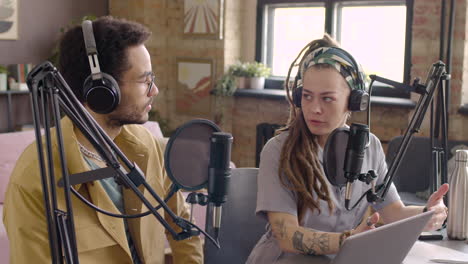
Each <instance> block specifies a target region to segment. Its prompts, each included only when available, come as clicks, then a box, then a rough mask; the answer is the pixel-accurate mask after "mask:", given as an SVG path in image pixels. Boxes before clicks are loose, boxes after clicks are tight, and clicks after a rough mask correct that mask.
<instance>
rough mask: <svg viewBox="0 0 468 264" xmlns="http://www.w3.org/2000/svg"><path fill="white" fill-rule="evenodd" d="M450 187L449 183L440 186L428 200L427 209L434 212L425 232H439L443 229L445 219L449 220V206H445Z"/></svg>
mask: <svg viewBox="0 0 468 264" xmlns="http://www.w3.org/2000/svg"><path fill="white" fill-rule="evenodd" d="M448 190H449V185H448V184H447V183H445V184H443V185H442V186H440V188H439V189H438V190H437V191H436V192H434V193H433V194H432V195H431V196H430V197H429V200H427V204H426V207H425V208H426V209H427V211H434V214H433V215H432V218H431V219H430V220H429V222H428V223H427V224H426V226H425V227H424V231H432V230H437V229H439V228H441V227H442V224H443V223H444V221H445V219H446V218H447V212H448V209H447V206H445V204H444V199H443V198H444V195H445V194H447V192H448Z"/></svg>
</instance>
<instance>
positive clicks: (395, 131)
mask: <svg viewBox="0 0 468 264" xmlns="http://www.w3.org/2000/svg"><path fill="white" fill-rule="evenodd" d="M253 2H255V1H251V0H237V1H234V0H225V9H224V10H225V11H224V17H225V19H224V32H225V33H224V38H223V39H206V38H196V37H187V36H184V34H183V32H182V28H183V27H182V26H183V1H182V0H138V1H125V0H110V1H109V3H110V4H109V6H110V14H111V15H113V16H118V17H125V18H127V19H131V20H136V21H139V22H141V23H143V24H145V25H147V26H148V27H149V28H150V29H151V30H152V31H153V36H152V38H151V40H150V41H149V43H148V45H147V46H148V49H149V51H150V53H151V56H152V63H153V68H154V71H155V73H156V75H157V78H158V80H157V85H158V88H159V90H160V95H159V96H158V98H157V100H156V101H155V105H154V106H155V108H156V109H157V110H158V111H159V112H160V113H161V115H162V116H163V117H165V118H168V119H169V120H170V126H171V127H172V128H176V127H177V126H179V125H181V124H183V123H184V122H186V121H188V120H191V119H193V118H196V117H202V118H208V119H211V120H215V121H216V122H217V123H219V124H220V126H221V127H222V128H223V130H224V131H227V132H231V133H232V134H233V136H234V145H233V153H232V159H233V160H234V162H235V163H236V164H237V166H239V167H248V166H254V165H255V131H256V125H257V124H258V123H262V122H269V123H277V124H284V123H285V122H286V120H287V117H288V105H287V103H286V101H282V100H268V99H254V98H244V97H230V98H216V97H213V96H212V97H211V99H210V101H209V104H210V106H209V107H210V111H209V114H207V115H204V116H197V115H191V114H179V113H177V111H176V108H175V101H176V94H175V88H174V87H175V85H176V82H177V79H176V78H177V72H176V71H177V67H176V58H180V57H189V58H208V59H212V60H213V62H214V63H215V73H214V75H215V78H219V77H220V76H221V75H222V73H223V71H224V70H225V69H226V68H227V66H228V65H230V64H231V63H233V62H235V61H236V60H238V59H241V58H242V59H243V60H246V59H248V60H253V54H254V52H253V50H254V48H255V47H254V43H255V40H254V39H253V37H252V36H254V34H253V33H252V28H253V29H254V28H255V25H252V23H255V19H254V18H252V16H255V12H254V11H252V10H250V9H248V7H254V6H255V3H253ZM440 2H441V1H440V0H415V6H414V23H413V38H412V58H411V63H412V68H411V76H412V79H413V78H414V77H416V76H419V77H421V79H422V80H423V81H424V80H425V77H426V75H427V71H428V70H429V68H430V66H431V64H432V63H434V62H435V61H437V60H438V59H439V36H440V30H439V28H440V10H441V6H440ZM456 5H457V8H456V19H455V34H454V40H453V48H454V49H453V59H452V63H453V66H452V81H451V98H450V100H451V105H450V130H449V137H450V139H457V140H467V139H468V133H464V131H468V130H467V129H468V122H467V118H466V117H465V116H462V115H460V114H458V113H457V109H458V107H459V106H460V105H461V104H462V103H466V102H468V93H467V91H468V81H465V80H468V79H467V77H468V75H467V74H468V73H467V72H466V71H465V70H464V69H465V68H466V66H468V60H467V59H465V58H468V56H466V55H467V52H468V51H466V49H465V45H466V36H465V35H466V30H467V25H466V13H467V7H466V1H463V0H457V1H456ZM246 21H247V22H246ZM447 24H448V22H447ZM246 54H247V55H246ZM246 56H248V57H246ZM414 99H415V100H416V99H417V96H414ZM204 107H206V106H204ZM412 113H413V111H409V110H407V109H402V108H398V107H373V108H372V117H371V120H372V123H371V130H372V132H373V133H374V134H376V135H377V136H378V137H379V138H380V139H381V140H382V142H383V143H384V147H385V143H386V142H388V141H389V140H390V139H391V138H393V137H395V136H398V135H401V134H403V133H404V131H405V130H406V127H407V125H408V122H409V118H410V117H411V115H412ZM351 122H365V114H364V113H355V114H353V116H352V119H351ZM428 124H429V117H426V119H425V121H424V123H423V129H422V131H421V133H420V134H419V135H428V126H429V125H428Z"/></svg>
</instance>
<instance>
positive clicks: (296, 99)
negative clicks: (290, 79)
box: [292, 86, 302, 108]
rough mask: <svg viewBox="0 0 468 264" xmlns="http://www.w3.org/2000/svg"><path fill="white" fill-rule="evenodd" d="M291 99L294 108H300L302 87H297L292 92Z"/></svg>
mask: <svg viewBox="0 0 468 264" xmlns="http://www.w3.org/2000/svg"><path fill="white" fill-rule="evenodd" d="M292 99H293V104H294V105H295V106H296V107H299V108H300V107H301V106H302V103H301V101H302V86H298V87H297V88H296V89H294V90H293V92H292Z"/></svg>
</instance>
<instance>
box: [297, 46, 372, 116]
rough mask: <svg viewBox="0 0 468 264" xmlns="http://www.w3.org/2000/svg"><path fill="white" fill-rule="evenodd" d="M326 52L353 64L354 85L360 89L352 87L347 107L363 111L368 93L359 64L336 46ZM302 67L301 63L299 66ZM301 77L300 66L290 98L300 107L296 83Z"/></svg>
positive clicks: (300, 88) (299, 95)
mask: <svg viewBox="0 0 468 264" xmlns="http://www.w3.org/2000/svg"><path fill="white" fill-rule="evenodd" d="M325 53H328V54H334V55H337V56H339V57H340V58H342V59H344V60H346V61H347V62H348V63H349V64H351V65H352V66H353V70H354V71H355V72H356V75H357V78H356V79H354V80H355V85H356V86H357V87H360V88H361V89H352V90H351V95H350V96H349V101H348V109H349V110H350V111H364V110H366V109H367V107H368V106H369V94H368V93H367V92H366V90H365V83H364V74H363V73H362V72H361V71H360V70H359V65H358V64H357V63H356V60H354V58H353V56H351V54H349V53H348V52H347V51H345V50H344V49H340V48H336V47H329V49H327V50H326V51H325ZM300 67H302V65H301V66H300ZM300 79H301V73H300V68H299V69H298V70H297V74H296V78H295V80H294V86H293V92H292V99H293V104H294V105H295V106H296V107H301V100H302V89H303V88H302V85H300V86H297V83H298V82H299V80H300Z"/></svg>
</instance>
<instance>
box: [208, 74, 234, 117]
mask: <svg viewBox="0 0 468 264" xmlns="http://www.w3.org/2000/svg"><path fill="white" fill-rule="evenodd" d="M235 78H236V77H235V76H234V75H233V74H232V72H231V71H230V70H228V72H227V73H226V74H223V76H221V78H220V79H219V80H218V81H216V84H215V86H214V89H213V91H212V92H211V94H213V95H214V96H215V98H214V99H215V100H214V104H215V105H214V109H215V113H214V121H215V123H216V124H218V125H221V126H222V124H223V122H224V117H225V116H226V109H228V108H229V105H230V104H229V103H228V101H229V100H228V99H227V97H229V96H231V95H233V94H234V92H235V91H236V89H237V85H236V79H235Z"/></svg>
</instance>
